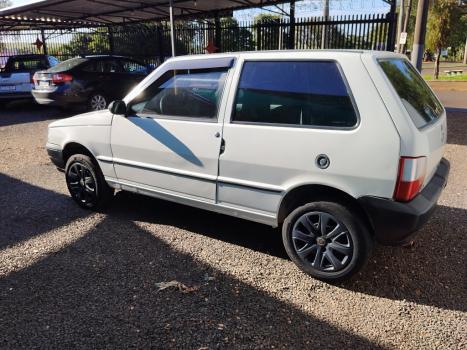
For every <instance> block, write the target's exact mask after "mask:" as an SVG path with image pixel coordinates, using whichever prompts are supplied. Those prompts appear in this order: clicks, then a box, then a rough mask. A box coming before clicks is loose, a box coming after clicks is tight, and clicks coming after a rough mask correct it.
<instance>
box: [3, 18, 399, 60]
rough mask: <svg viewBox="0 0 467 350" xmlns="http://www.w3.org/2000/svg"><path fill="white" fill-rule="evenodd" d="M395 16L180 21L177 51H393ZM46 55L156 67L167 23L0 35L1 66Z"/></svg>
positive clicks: (165, 47)
mask: <svg viewBox="0 0 467 350" xmlns="http://www.w3.org/2000/svg"><path fill="white" fill-rule="evenodd" d="M395 22H396V18H395V16H394V15H391V14H390V13H389V14H374V15H353V16H333V17H328V18H322V17H321V18H320V17H317V18H299V19H294V20H289V19H273V20H268V21H261V22H258V21H251V22H237V21H236V20H235V19H233V18H218V19H214V20H209V21H193V22H185V23H178V24H176V27H175V45H176V52H177V54H179V55H182V54H198V53H205V52H206V50H207V48H208V50H210V51H217V52H234V51H252V50H283V49H319V48H342V49H371V50H392V49H393V48H394V40H395V27H396V26H395ZM30 53H48V54H50V55H54V56H56V57H57V58H58V59H60V60H65V59H68V58H71V57H75V56H78V55H92V54H115V55H125V56H130V57H134V58H136V59H139V60H141V61H145V62H146V63H152V64H156V65H157V64H159V63H161V62H162V61H164V60H165V59H166V58H167V57H169V56H170V55H171V50H170V27H169V26H168V25H167V24H166V23H149V24H138V25H131V26H125V27H108V28H105V27H103V28H102V27H101V28H79V29H76V28H73V29H68V30H64V29H59V30H52V29H47V30H30V31H2V32H0V64H4V62H5V61H6V58H7V57H8V56H11V55H17V54H30Z"/></svg>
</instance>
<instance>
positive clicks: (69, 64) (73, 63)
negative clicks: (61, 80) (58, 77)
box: [48, 57, 88, 73]
mask: <svg viewBox="0 0 467 350" xmlns="http://www.w3.org/2000/svg"><path fill="white" fill-rule="evenodd" d="M87 61H88V59H87V58H82V57H76V58H72V59H70V60H67V61H63V62H61V63H59V64H57V65H56V66H54V67H52V68H50V69H49V70H48V72H50V73H58V72H66V71H68V70H70V69H73V68H75V67H77V66H79V65H80V64H81V63H84V62H87Z"/></svg>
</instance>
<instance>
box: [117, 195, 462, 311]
mask: <svg viewBox="0 0 467 350" xmlns="http://www.w3.org/2000/svg"><path fill="white" fill-rule="evenodd" d="M108 214H109V215H110V216H112V217H118V218H122V219H125V220H129V221H144V222H149V223H155V224H163V225H169V226H174V227H177V228H181V229H184V230H187V231H190V232H194V233H196V234H200V235H203V236H207V237H210V238H214V239H218V240H221V241H225V242H228V243H231V244H236V245H240V246H242V247H245V248H248V249H252V250H254V251H259V252H262V253H265V254H269V255H272V256H275V257H279V258H283V259H288V257H287V255H286V252H285V250H284V248H283V245H282V239H281V234H280V230H279V229H273V228H271V227H269V226H265V225H261V224H256V223H251V222H248V221H246V220H241V219H237V218H233V217H229V216H225V215H221V214H216V213H212V212H208V211H204V210H200V209H196V208H191V207H186V206H183V205H179V204H176V203H170V202H166V201H162V200H157V199H153V198H149V197H143V196H139V195H135V194H130V193H125V192H119V193H118V194H117V196H116V198H115V201H114V203H113V206H112V208H111V209H110V210H109V212H108ZM465 227H467V210H464V209H457V208H450V207H445V206H439V207H438V208H437V211H436V212H435V214H434V216H433V217H432V218H431V220H430V221H429V223H428V224H427V225H426V226H425V227H424V228H423V229H422V230H421V231H420V232H419V234H418V237H417V238H416V241H415V245H414V246H413V247H410V248H403V247H383V246H380V245H378V244H376V245H375V248H374V250H373V254H372V256H371V257H370V260H369V262H368V264H367V265H366V266H365V267H364V268H363V270H362V271H361V272H360V273H359V274H358V275H357V276H355V277H354V278H353V279H351V280H350V281H348V282H346V283H343V284H341V285H340V287H341V288H345V289H349V290H353V291H357V292H361V293H365V294H368V295H373V296H378V297H384V298H388V299H393V300H407V301H410V302H414V303H417V304H425V305H433V306H436V307H439V308H442V309H452V310H461V311H466V310H467V305H466V303H465V300H466V298H467V293H466V291H465V285H466V274H465V266H467V259H466V250H467V241H465V240H462V239H459V238H460V237H463V236H464V235H465ZM449 242H456V243H455V244H454V245H453V244H450V243H449Z"/></svg>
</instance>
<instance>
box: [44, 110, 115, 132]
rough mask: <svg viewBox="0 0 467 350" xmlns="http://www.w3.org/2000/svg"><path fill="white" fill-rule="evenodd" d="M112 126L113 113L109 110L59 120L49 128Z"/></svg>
mask: <svg viewBox="0 0 467 350" xmlns="http://www.w3.org/2000/svg"><path fill="white" fill-rule="evenodd" d="M111 124H112V113H110V111H109V110H103V111H97V112H89V113H84V114H79V115H77V116H74V117H70V118H65V119H60V120H57V121H55V122H53V123H51V124H49V128H60V127H66V126H102V125H104V126H105V125H111Z"/></svg>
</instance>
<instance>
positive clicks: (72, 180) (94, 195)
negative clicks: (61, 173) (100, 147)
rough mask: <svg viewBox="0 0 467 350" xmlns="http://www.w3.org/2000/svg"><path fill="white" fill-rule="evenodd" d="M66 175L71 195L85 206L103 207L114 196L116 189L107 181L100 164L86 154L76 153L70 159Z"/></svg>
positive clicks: (97, 208) (92, 207) (94, 208)
mask: <svg viewBox="0 0 467 350" xmlns="http://www.w3.org/2000/svg"><path fill="white" fill-rule="evenodd" d="M65 177H66V184H67V187H68V190H69V192H70V194H71V197H72V198H73V199H74V201H75V202H76V203H78V205H80V206H81V207H83V208H86V209H92V210H100V209H103V208H105V207H106V206H107V204H108V203H109V202H110V200H111V199H112V197H113V194H114V190H113V189H112V188H111V187H109V185H107V183H106V182H105V179H104V175H103V174H102V172H101V170H100V168H99V166H98V165H97V164H95V163H94V162H93V161H92V159H91V158H90V157H88V156H86V155H83V154H75V155H73V156H71V157H70V158H69V159H68V161H67V163H66V166H65Z"/></svg>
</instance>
